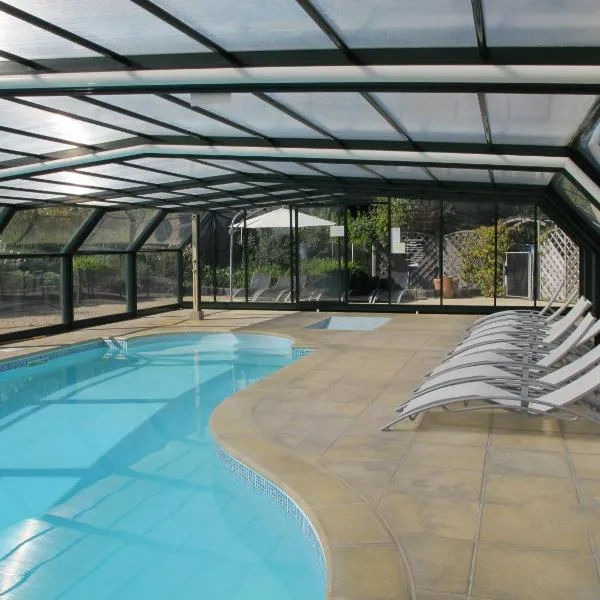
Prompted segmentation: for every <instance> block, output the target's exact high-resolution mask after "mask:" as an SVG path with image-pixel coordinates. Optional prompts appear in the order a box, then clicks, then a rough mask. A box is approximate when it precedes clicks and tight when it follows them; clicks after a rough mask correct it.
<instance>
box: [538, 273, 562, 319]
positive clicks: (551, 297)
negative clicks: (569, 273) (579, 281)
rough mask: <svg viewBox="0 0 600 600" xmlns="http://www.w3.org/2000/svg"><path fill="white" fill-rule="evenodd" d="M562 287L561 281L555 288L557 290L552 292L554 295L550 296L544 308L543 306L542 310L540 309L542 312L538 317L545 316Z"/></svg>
mask: <svg viewBox="0 0 600 600" xmlns="http://www.w3.org/2000/svg"><path fill="white" fill-rule="evenodd" d="M562 286H563V282H562V281H561V282H560V284H559V285H558V286H557V288H556V289H555V290H554V293H553V294H552V296H550V298H549V300H548V302H547V303H546V306H544V308H542V310H541V311H540V317H541V316H543V315H545V314H546V313H547V312H548V311H549V310H550V308H551V307H552V305H553V304H554V301H555V300H556V299H557V298H558V294H560V290H561V289H562Z"/></svg>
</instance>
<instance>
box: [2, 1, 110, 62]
mask: <svg viewBox="0 0 600 600" xmlns="http://www.w3.org/2000/svg"><path fill="white" fill-rule="evenodd" d="M11 4H13V5H14V6H16V7H17V8H23V7H22V3H21V0H18V1H13V2H11ZM0 47H1V48H2V49H3V50H6V51H8V52H12V53H13V54H16V55H17V56H22V57H23V58H29V59H31V60H36V59H42V58H73V57H76V56H98V54H97V53H96V52H92V51H91V50H88V49H87V48H84V47H83V46H80V45H79V44H74V43H72V42H69V41H67V40H65V39H63V38H61V37H59V36H57V35H53V34H52V33H48V32H47V31H44V30H43V29H40V28H39V27H35V26H34V25H29V24H28V23H25V22H24V21H21V20H20V19H17V18H15V17H12V16H10V15H7V14H6V13H4V12H0Z"/></svg>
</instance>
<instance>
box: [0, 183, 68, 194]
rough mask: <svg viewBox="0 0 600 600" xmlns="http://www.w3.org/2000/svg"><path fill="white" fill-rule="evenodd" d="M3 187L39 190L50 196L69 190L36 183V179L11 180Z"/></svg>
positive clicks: (3, 184)
mask: <svg viewBox="0 0 600 600" xmlns="http://www.w3.org/2000/svg"><path fill="white" fill-rule="evenodd" d="M2 186H3V187H11V188H14V189H17V190H21V189H23V190H39V191H41V192H45V193H47V194H50V195H61V194H63V193H64V192H65V190H66V189H69V188H66V187H65V186H61V185H59V186H55V185H52V184H48V183H45V182H43V181H36V180H35V179H10V180H9V181H3V182H2Z"/></svg>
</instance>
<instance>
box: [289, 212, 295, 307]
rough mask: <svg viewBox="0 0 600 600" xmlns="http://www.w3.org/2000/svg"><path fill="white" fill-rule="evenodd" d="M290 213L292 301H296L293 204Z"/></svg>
mask: <svg viewBox="0 0 600 600" xmlns="http://www.w3.org/2000/svg"><path fill="white" fill-rule="evenodd" d="M288 210H289V213H290V229H289V244H290V302H294V300H295V298H296V264H295V262H296V261H295V260H294V258H295V254H296V253H295V252H294V248H295V247H296V246H295V243H294V217H293V214H294V213H293V212H292V210H293V208H292V206H291V205H289V206H288Z"/></svg>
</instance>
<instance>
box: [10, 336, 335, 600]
mask: <svg viewBox="0 0 600 600" xmlns="http://www.w3.org/2000/svg"><path fill="white" fill-rule="evenodd" d="M292 360H293V355H292V349H291V345H290V342H289V341H288V340H284V339H282V338H274V337H269V336H256V335H233V334H188V335H178V336H155V337H152V338H143V339H140V340H138V341H134V342H129V344H128V346H127V348H126V351H125V350H122V349H119V348H112V349H108V350H107V348H106V347H102V348H96V349H88V350H85V351H82V352H79V353H77V354H72V355H70V356H65V357H61V358H57V359H54V360H51V361H49V362H48V363H47V364H42V365H36V366H30V367H22V368H18V369H14V370H10V371H6V372H3V373H0V598H2V599H4V598H8V599H11V600H12V599H19V600H22V599H26V600H50V599H52V600H59V599H60V600H95V599H103V600H108V599H111V600H137V599H144V600H153V599H160V600H167V599H169V600H175V599H181V600H185V599H188V598H189V599H191V598H194V599H195V600H197V599H206V600H221V599H223V600H225V599H227V600H238V599H239V600H254V599H256V600H285V599H289V600H317V599H322V598H323V597H324V595H325V576H324V569H323V567H322V564H321V562H320V559H321V557H320V556H319V554H318V552H317V551H316V550H315V548H314V543H313V544H311V540H310V539H309V537H310V536H308V535H306V534H303V533H302V532H301V529H300V528H299V527H298V524H297V523H296V522H294V520H293V519H292V518H291V517H290V516H289V514H288V513H287V512H286V511H284V510H283V509H282V508H280V507H279V506H278V505H277V504H275V503H274V502H272V501H270V500H268V498H266V497H265V496H264V495H260V494H259V492H257V491H256V490H254V489H253V488H251V487H249V486H248V485H246V484H244V483H243V482H242V481H241V480H240V479H239V478H237V477H236V476H235V475H234V474H232V473H231V472H230V471H229V470H228V469H226V468H225V467H224V464H223V461H222V460H221V458H220V457H219V456H218V451H217V448H216V446H215V445H214V444H213V442H212V440H211V436H210V434H209V430H208V420H209V417H210V414H211V412H212V411H213V409H214V408H215V406H216V405H217V404H218V403H219V402H221V401H222V400H223V399H224V398H226V397H227V396H229V395H231V394H232V393H233V392H235V391H237V390H239V389H240V388H243V387H246V386H248V385H251V384H252V383H253V382H255V381H257V380H259V379H261V378H263V377H265V376H267V375H269V374H270V373H273V372H274V371H276V370H278V369H280V368H282V367H284V366H285V365H287V364H289V363H290V362H291V361H292ZM313 542H314V539H313Z"/></svg>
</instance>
